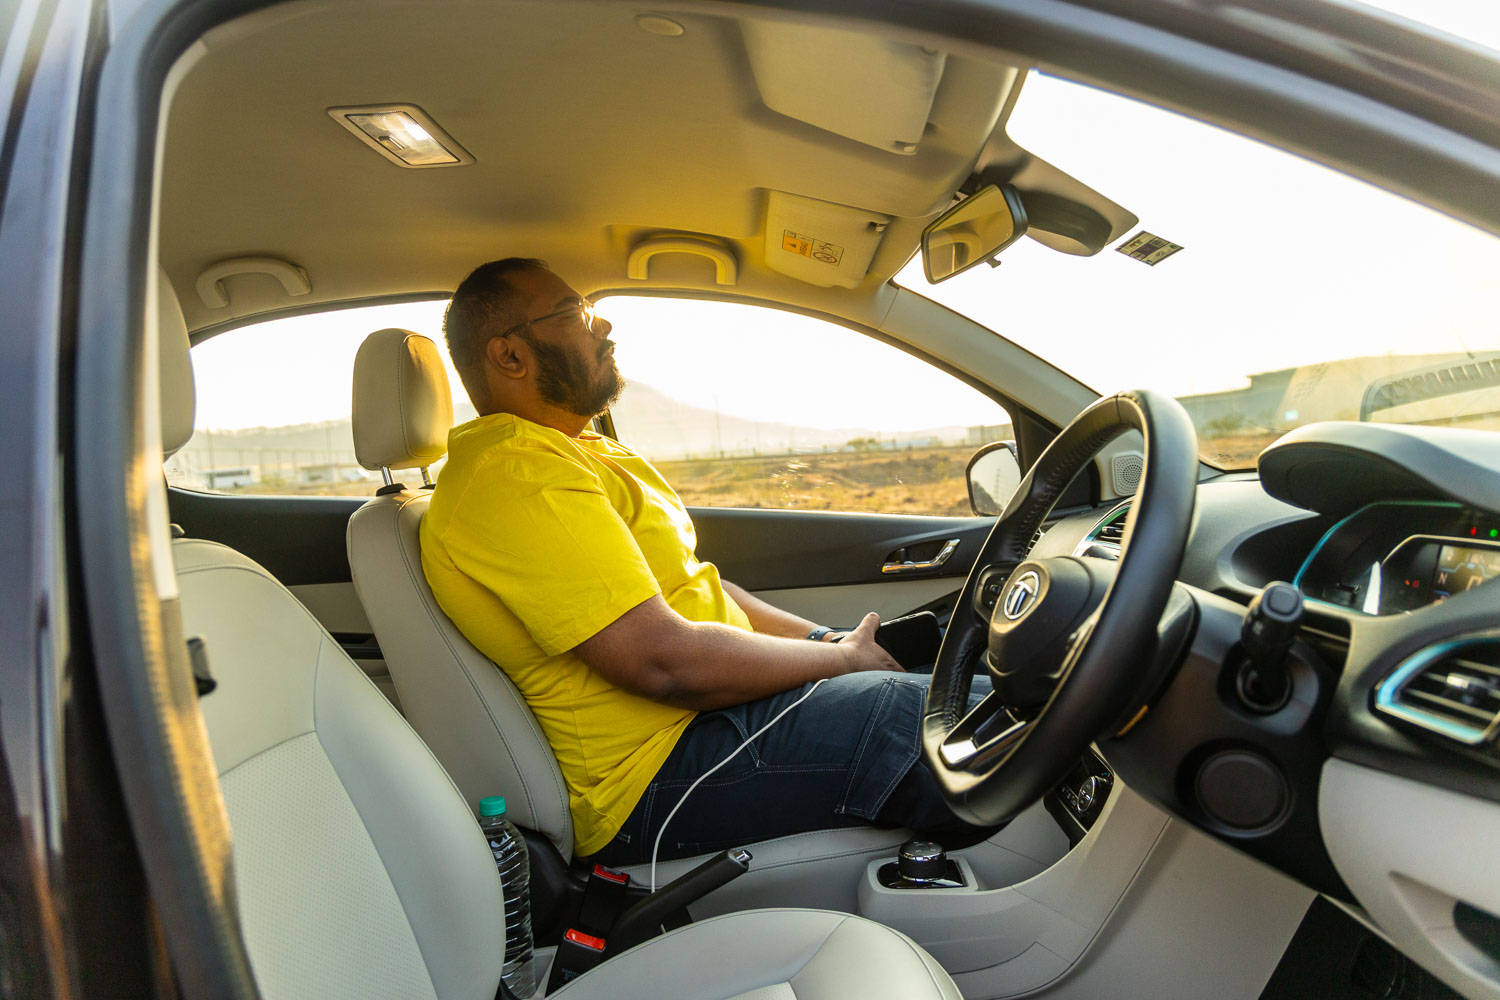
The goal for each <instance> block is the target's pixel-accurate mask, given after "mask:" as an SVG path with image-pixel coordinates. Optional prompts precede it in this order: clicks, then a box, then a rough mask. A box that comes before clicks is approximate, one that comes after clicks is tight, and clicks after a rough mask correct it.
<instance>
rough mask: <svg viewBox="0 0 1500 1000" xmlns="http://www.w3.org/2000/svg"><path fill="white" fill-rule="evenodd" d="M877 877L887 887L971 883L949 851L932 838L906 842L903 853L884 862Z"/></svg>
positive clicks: (961, 884)
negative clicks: (950, 856)
mask: <svg viewBox="0 0 1500 1000" xmlns="http://www.w3.org/2000/svg"><path fill="white" fill-rule="evenodd" d="M876 877H877V878H878V879H879V881H880V884H881V885H883V886H885V887H886V888H887V889H958V888H962V887H963V886H965V885H966V884H967V883H966V882H965V881H964V873H963V871H962V870H960V868H959V867H958V865H957V864H955V863H954V862H953V861H951V860H949V858H948V852H947V851H945V850H943V847H942V845H941V844H934V843H933V842H932V841H930V840H908V841H907V842H906V843H904V844H902V845H901V853H900V855H899V856H898V857H897V858H896V860H895V861H894V862H891V863H888V864H884V865H881V866H880V870H879V871H878V872H876Z"/></svg>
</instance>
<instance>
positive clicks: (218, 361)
mask: <svg viewBox="0 0 1500 1000" xmlns="http://www.w3.org/2000/svg"><path fill="white" fill-rule="evenodd" d="M446 305H447V303H446V302H444V301H437V302H406V303H401V304H397V305H381V306H365V307H361V308H357V309H341V310H336V311H330V312H321V313H315V314H312V315H308V316H297V317H293V318H291V319H278V320H271V321H269V322H265V323H255V324H250V325H247V326H242V327H239V328H238V329H235V330H231V331H229V332H227V333H223V334H220V335H219V336H217V337H212V338H210V339H208V340H206V341H204V342H202V343H200V344H198V345H197V346H196V347H194V348H193V350H192V353H191V355H190V356H191V357H192V361H193V376H194V379H195V380H196V383H197V397H198V398H197V415H196V418H195V421H194V423H195V430H194V432H193V436H192V439H191V440H189V441H188V443H187V445H186V446H185V447H184V448H183V449H182V450H181V451H179V452H178V453H177V454H176V455H174V456H172V458H171V460H170V461H168V462H167V466H166V470H167V481H168V482H169V483H171V484H172V485H173V486H180V487H183V488H186V489H194V490H208V491H213V492H219V493H271V494H291V495H321V496H369V495H371V494H372V493H373V492H374V491H375V489H376V488H378V487H379V485H380V481H381V480H380V474H379V473H378V472H370V471H368V470H365V469H362V468H360V466H359V463H358V462H357V461H355V458H354V436H353V434H352V432H351V430H350V425H349V402H350V398H351V396H352V391H353V377H354V354H355V352H356V351H358V350H359V345H360V344H361V343H362V342H363V341H364V339H365V337H367V336H368V335H369V334H370V333H372V332H373V331H375V330H381V329H384V328H386V327H392V326H394V327H400V328H402V329H406V330H413V331H415V332H417V333H420V334H423V335H425V336H428V337H431V338H432V339H433V340H434V341H435V342H436V343H437V345H438V348H439V350H438V353H439V354H441V355H442V357H443V365H444V367H445V368H446V369H447V371H448V381H449V384H450V386H451V388H452V390H453V393H454V397H453V415H454V419H455V420H456V421H458V422H463V421H465V420H469V419H472V418H473V416H474V408H473V407H472V406H471V405H470V404H469V400H468V397H467V396H465V395H464V391H463V386H462V385H461V384H460V383H459V381H458V376H457V375H456V374H454V372H453V368H452V365H451V362H450V361H449V359H448V349H447V346H446V345H445V344H444V343H443V334H442V324H443V309H444V308H445V306H446ZM436 472H437V470H436V468H434V469H433V474H434V475H436ZM407 475H408V476H411V475H415V473H408V474H407ZM409 481H410V480H409Z"/></svg>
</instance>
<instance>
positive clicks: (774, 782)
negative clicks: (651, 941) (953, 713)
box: [592, 671, 990, 866]
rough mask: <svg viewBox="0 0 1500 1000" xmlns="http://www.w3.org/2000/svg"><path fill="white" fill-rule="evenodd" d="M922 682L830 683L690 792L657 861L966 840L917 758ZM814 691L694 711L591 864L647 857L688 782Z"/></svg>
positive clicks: (847, 678)
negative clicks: (827, 833)
mask: <svg viewBox="0 0 1500 1000" xmlns="http://www.w3.org/2000/svg"><path fill="white" fill-rule="evenodd" d="M929 680H930V677H929V676H928V675H925V674H902V673H890V672H885V671H867V672H863V673H855V674H845V675H843V676H841V677H834V678H832V679H830V680H828V681H825V682H824V683H823V684H822V686H820V687H819V688H818V689H817V691H815V692H814V693H813V695H812V697H810V698H808V700H807V701H805V702H803V703H802V704H801V705H799V706H798V707H796V708H794V709H792V711H791V712H790V713H789V714H788V715H786V716H785V717H784V718H783V719H782V720H781V721H780V722H778V723H776V725H775V726H773V727H772V728H771V730H770V732H768V733H766V734H765V735H763V736H761V737H760V738H759V739H757V740H756V741H755V742H754V743H751V744H750V746H748V747H746V748H745V749H744V750H741V751H740V753H739V754H738V755H737V756H736V757H735V758H734V759H733V760H732V761H730V762H729V763H728V764H726V765H724V766H723V767H721V768H720V769H719V770H718V771H716V772H714V775H713V777H711V778H709V779H708V780H707V781H705V782H703V783H702V784H701V785H699V786H698V787H697V788H696V789H695V790H694V791H693V794H692V795H691V796H690V797H689V798H688V800H687V801H686V802H685V803H683V806H682V808H681V809H679V810H677V814H676V815H675V816H673V817H672V822H671V825H670V826H668V827H667V831H666V833H665V835H663V836H662V841H661V852H660V854H659V855H658V857H659V859H660V860H669V859H671V858H681V857H690V856H692V855H694V854H704V853H708V852H711V851H721V850H724V849H725V848H729V847H739V846H742V845H744V844H749V843H753V842H754V841H757V840H769V839H771V838H773V837H784V836H787V835H788V834H793V833H805V832H807V831H809V830H829V829H835V828H838V827H849V826H864V825H870V826H883V827H902V826H904V827H909V828H911V829H913V830H917V831H920V832H922V833H928V834H937V833H946V832H958V831H963V832H972V831H973V830H974V829H975V828H974V827H972V826H970V825H969V824H967V823H964V822H963V821H962V820H960V819H958V818H957V817H955V816H954V815H953V813H952V812H951V811H949V809H948V806H947V804H946V803H944V802H943V799H942V796H941V795H940V794H939V792H938V787H937V783H936V782H935V781H934V780H933V778H932V774H931V772H929V771H928V769H927V765H926V762H924V761H923V760H922V759H921V720H922V704H923V701H924V699H925V698H926V696H927V683H928V681H929ZM809 687H811V685H804V686H802V687H799V688H794V689H793V690H791V691H785V692H782V693H781V694H777V695H772V696H771V697H769V698H761V699H759V700H757V701H752V702H747V703H746V704H743V705H735V706H733V707H730V708H723V709H719V710H717V711H712V712H702V713H700V714H699V715H698V716H697V717H696V718H694V719H693V721H692V722H691V723H689V724H688V727H687V729H686V730H685V731H684V732H683V734H682V737H681V738H680V739H679V740H678V741H677V745H676V747H674V748H673V750H672V753H671V755H670V756H668V757H667V760H666V762H665V763H663V764H662V766H661V769H660V770H658V771H657V773H656V777H655V778H654V779H653V780H652V782H651V784H650V785H649V786H647V788H646V792H645V794H644V795H642V796H641V800H640V801H639V802H637V803H636V806H635V809H634V810H633V811H632V812H631V814H630V817H629V818H628V819H626V821H625V824H624V826H622V827H621V828H620V832H619V833H618V834H617V835H616V836H615V838H614V840H612V841H610V842H609V843H608V844H606V845H605V846H604V848H603V849H602V850H600V851H599V852H598V853H596V854H595V855H594V856H593V858H592V860H594V861H596V862H599V863H600V864H605V865H611V866H619V865H630V864H639V863H641V862H643V861H648V860H650V857H651V846H652V842H653V841H654V840H655V838H656V836H657V833H658V831H659V830H660V828H661V824H662V822H663V820H665V819H666V817H667V814H668V813H669V812H671V811H672V807H673V806H675V805H676V804H677V802H678V801H679V800H680V799H681V798H682V795H683V793H684V792H686V791H687V789H688V786H689V785H691V784H692V783H693V782H694V781H696V780H697V779H698V778H699V777H701V776H702V775H703V774H704V772H706V771H708V770H709V769H710V768H712V767H713V766H714V765H715V764H717V763H719V762H720V761H722V760H723V759H724V758H725V757H727V756H729V754H730V753H731V752H732V751H733V750H734V748H735V747H737V746H739V745H740V744H741V743H743V742H744V741H745V740H746V739H747V738H748V737H749V736H750V735H751V734H752V733H754V732H756V731H757V730H759V729H760V728H761V727H762V726H764V725H765V724H766V723H767V722H769V721H770V720H771V719H772V718H774V717H775V716H776V714H777V713H778V712H780V711H781V710H782V709H784V708H786V707H787V706H788V705H790V704H792V703H793V702H794V701H796V700H797V699H798V698H800V697H802V696H803V695H804V694H806V693H807V690H808V688H809ZM989 691H990V681H989V678H988V677H987V676H985V675H983V674H981V675H980V676H977V677H975V678H974V683H973V688H972V690H971V691H970V694H969V701H970V704H971V705H972V704H973V703H975V702H977V701H978V700H979V698H980V697H982V696H983V695H985V694H988V693H989Z"/></svg>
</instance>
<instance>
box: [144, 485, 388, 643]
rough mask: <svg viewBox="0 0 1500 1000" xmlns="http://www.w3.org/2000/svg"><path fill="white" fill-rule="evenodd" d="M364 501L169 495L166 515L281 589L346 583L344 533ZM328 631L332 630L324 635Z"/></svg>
mask: <svg viewBox="0 0 1500 1000" xmlns="http://www.w3.org/2000/svg"><path fill="white" fill-rule="evenodd" d="M364 502H365V498H363V497H279V496H253V495H243V494H242V495H238V496H230V495H227V494H220V493H200V492H198V491H196V490H182V489H176V488H172V489H168V491H167V509H168V511H169V512H170V514H171V517H172V521H173V523H174V524H178V525H181V527H182V530H183V531H185V532H186V533H187V535H188V537H189V538H207V539H209V540H210V541H215V542H222V543H223V544H225V545H228V546H229V547H230V548H233V549H235V550H237V551H239V552H242V553H244V554H245V555H247V556H249V557H250V558H251V559H254V560H255V561H256V562H258V563H260V564H261V565H262V566H264V567H265V568H266V569H267V570H269V571H270V573H271V575H272V576H274V577H276V579H278V580H280V581H281V583H282V585H283V586H286V587H294V586H298V585H300V584H309V583H348V582H349V581H350V580H351V579H352V577H351V576H350V573H349V555H348V553H347V551H346V550H345V548H344V529H345V527H346V526H347V525H348V523H349V515H351V514H353V513H354V512H355V511H356V510H358V509H359V507H360V505H362V504H363V503H364ZM329 631H333V629H331V628H330V629H329Z"/></svg>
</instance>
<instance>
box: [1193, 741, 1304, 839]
mask: <svg viewBox="0 0 1500 1000" xmlns="http://www.w3.org/2000/svg"><path fill="white" fill-rule="evenodd" d="M1193 791H1194V793H1195V794H1196V796H1197V798H1198V804H1199V805H1200V806H1201V807H1202V808H1203V811H1204V812H1205V813H1206V814H1208V816H1209V818H1210V819H1212V820H1214V821H1215V822H1216V823H1220V824H1222V825H1224V826H1226V827H1229V828H1230V829H1232V830H1261V829H1264V828H1266V827H1269V826H1271V825H1272V824H1273V823H1275V822H1277V821H1278V820H1280V819H1281V818H1282V817H1283V816H1284V815H1285V813H1286V811H1287V805H1288V804H1289V803H1290V801H1291V790H1290V789H1289V788H1288V787H1287V783H1286V778H1284V777H1283V776H1282V774H1281V771H1280V770H1279V769H1278V768H1277V767H1276V765H1275V764H1273V763H1271V761H1269V760H1267V759H1266V758H1265V757H1263V756H1261V755H1260V754H1258V753H1254V752H1252V751H1249V750H1221V751H1219V752H1218V753H1216V754H1214V755H1213V756H1212V757H1209V758H1208V759H1207V760H1206V761H1204V762H1203V764H1202V766H1201V767H1199V768H1198V774H1197V776H1196V777H1195V778H1194V780H1193Z"/></svg>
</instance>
